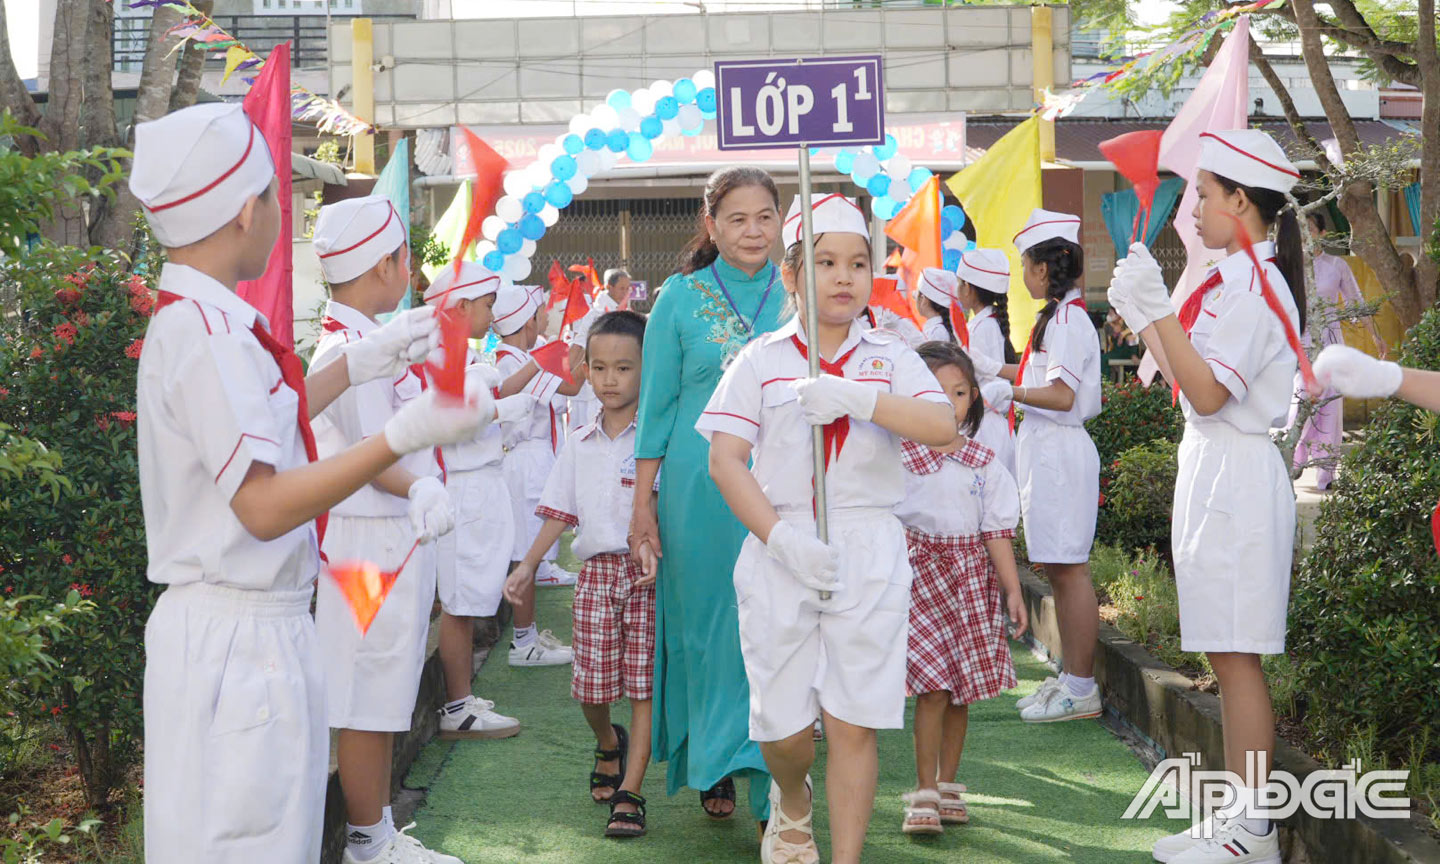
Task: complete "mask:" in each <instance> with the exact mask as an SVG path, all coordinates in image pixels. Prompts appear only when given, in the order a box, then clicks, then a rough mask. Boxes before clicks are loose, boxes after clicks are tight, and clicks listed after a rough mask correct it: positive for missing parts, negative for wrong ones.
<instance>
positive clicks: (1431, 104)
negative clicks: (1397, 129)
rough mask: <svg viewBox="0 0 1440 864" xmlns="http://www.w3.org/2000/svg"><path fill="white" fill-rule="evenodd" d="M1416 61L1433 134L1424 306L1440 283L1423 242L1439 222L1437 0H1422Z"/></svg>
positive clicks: (1421, 276) (1420, 270)
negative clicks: (1425, 244)
mask: <svg viewBox="0 0 1440 864" xmlns="http://www.w3.org/2000/svg"><path fill="white" fill-rule="evenodd" d="M1415 62H1416V64H1417V65H1418V66H1419V67H1420V89H1421V93H1422V94H1423V99H1424V107H1423V108H1422V109H1421V113H1420V128H1421V129H1426V130H1429V132H1430V134H1428V135H1422V136H1421V137H1420V224H1419V225H1418V226H1416V227H1418V228H1419V230H1418V231H1417V232H1416V233H1417V234H1419V235H1420V237H1421V244H1422V247H1421V252H1420V254H1419V261H1418V263H1417V264H1416V267H1415V287H1416V288H1417V289H1418V292H1419V295H1420V302H1421V303H1422V304H1424V306H1425V308H1427V309H1428V308H1430V307H1432V306H1434V305H1435V296H1436V289H1437V287H1440V285H1437V283H1440V262H1437V261H1436V260H1435V259H1434V258H1432V257H1431V256H1429V255H1426V254H1425V252H1424V243H1425V240H1426V238H1428V237H1430V236H1431V233H1432V232H1433V231H1435V229H1436V223H1437V222H1440V134H1436V130H1440V49H1437V47H1436V43H1435V0H1420V31H1419V39H1417V40H1416V46H1415Z"/></svg>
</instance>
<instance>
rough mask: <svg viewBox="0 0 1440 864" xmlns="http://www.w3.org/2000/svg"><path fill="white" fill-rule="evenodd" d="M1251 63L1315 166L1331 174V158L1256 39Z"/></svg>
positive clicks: (1252, 41)
mask: <svg viewBox="0 0 1440 864" xmlns="http://www.w3.org/2000/svg"><path fill="white" fill-rule="evenodd" d="M1250 62H1251V63H1253V64H1254V66H1255V68H1256V69H1258V70H1260V77H1262V78H1264V79H1265V83H1266V84H1269V85H1270V89H1271V90H1273V91H1274V92H1275V98H1276V99H1279V100H1280V110H1281V111H1282V112H1284V114H1285V119H1286V121H1288V122H1289V123H1290V130H1291V131H1292V132H1294V133H1295V137H1296V138H1297V139H1299V141H1300V143H1301V144H1302V145H1304V146H1305V147H1306V149H1308V150H1309V151H1310V156H1311V158H1313V159H1314V160H1315V164H1316V165H1318V166H1319V167H1320V170H1321V171H1324V172H1325V173H1326V174H1329V173H1330V171H1331V165H1330V158H1329V157H1328V156H1326V155H1325V148H1324V147H1322V146H1320V142H1319V141H1316V140H1315V136H1313V135H1311V134H1310V129H1309V127H1307V126H1306V125H1305V121H1304V120H1303V119H1302V118H1301V117H1300V111H1299V109H1297V108H1296V107H1295V100H1294V99H1292V98H1291V97H1290V90H1289V88H1287V87H1286V86H1285V82H1284V81H1281V80H1280V76H1279V75H1278V74H1276V72H1275V67H1273V66H1271V65H1270V59H1269V58H1268V57H1266V56H1265V52H1264V51H1263V50H1262V49H1261V48H1260V43H1258V42H1256V41H1255V40H1254V39H1251V40H1250Z"/></svg>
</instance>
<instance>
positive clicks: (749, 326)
mask: <svg viewBox="0 0 1440 864" xmlns="http://www.w3.org/2000/svg"><path fill="white" fill-rule="evenodd" d="M778 269H779V268H776V267H775V266H774V265H771V269H770V282H769V283H768V284H767V285H766V286H765V293H763V294H761V295H760V305H758V306H756V307H755V315H754V316H753V317H752V318H751V319H750V320H749V321H746V320H745V316H744V315H741V314H740V307H738V306H736V305H735V298H734V297H731V296H730V289H728V288H726V287H725V280H723V279H721V278H720V271H719V270H717V269H716V267H715V265H714V264H711V265H710V275H711V276H714V277H715V284H716V285H719V286H720V293H722V294H724V295H725V302H726V303H729V304H730V311H731V312H734V313H735V317H736V318H739V319H740V326H741V327H744V328H745V332H746V333H753V332H754V330H755V325H756V324H758V323H759V322H760V313H761V312H763V311H765V301H766V300H769V299H770V290H771V289H772V288H774V287H775V273H776V271H777V270H778Z"/></svg>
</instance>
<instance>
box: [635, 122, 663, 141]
mask: <svg viewBox="0 0 1440 864" xmlns="http://www.w3.org/2000/svg"><path fill="white" fill-rule="evenodd" d="M664 133H665V124H664V123H661V122H660V118H659V117H646V118H645V119H644V120H641V121H640V134H641V135H644V136H645V137H646V138H659V137H660V136H661V135H663V134H664Z"/></svg>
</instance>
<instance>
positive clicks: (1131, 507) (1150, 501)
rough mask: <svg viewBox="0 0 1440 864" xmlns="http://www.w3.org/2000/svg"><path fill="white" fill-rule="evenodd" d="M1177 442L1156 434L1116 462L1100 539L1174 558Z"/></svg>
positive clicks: (1100, 521)
mask: <svg viewBox="0 0 1440 864" xmlns="http://www.w3.org/2000/svg"><path fill="white" fill-rule="evenodd" d="M1177 450H1178V446H1177V445H1176V444H1175V442H1173V441H1169V440H1166V439H1164V438H1157V439H1155V440H1154V441H1150V442H1147V443H1145V444H1139V445H1136V446H1134V447H1131V448H1130V449H1129V450H1126V451H1125V452H1123V453H1121V454H1120V456H1119V458H1117V459H1115V460H1114V462H1113V463H1112V465H1111V476H1110V484H1109V486H1108V487H1106V488H1107V492H1106V494H1105V506H1104V507H1102V508H1100V513H1099V518H1098V520H1097V523H1096V528H1095V536H1096V539H1097V540H1099V541H1100V542H1103V543H1108V544H1110V545H1112V546H1118V547H1119V548H1121V549H1129V550H1141V549H1153V550H1155V551H1156V552H1157V553H1159V555H1160V557H1161V559H1162V560H1163V561H1164V562H1165V563H1166V564H1167V565H1169V564H1170V561H1171V558H1170V514H1171V511H1172V509H1173V505H1174V498H1175V472H1176V459H1177Z"/></svg>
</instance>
